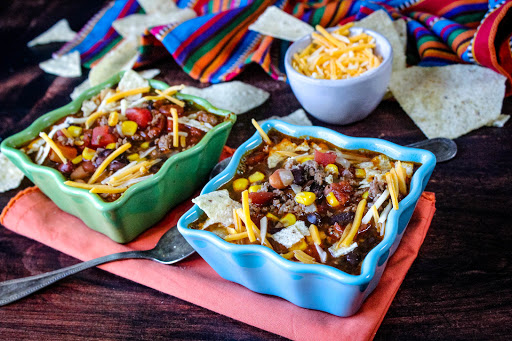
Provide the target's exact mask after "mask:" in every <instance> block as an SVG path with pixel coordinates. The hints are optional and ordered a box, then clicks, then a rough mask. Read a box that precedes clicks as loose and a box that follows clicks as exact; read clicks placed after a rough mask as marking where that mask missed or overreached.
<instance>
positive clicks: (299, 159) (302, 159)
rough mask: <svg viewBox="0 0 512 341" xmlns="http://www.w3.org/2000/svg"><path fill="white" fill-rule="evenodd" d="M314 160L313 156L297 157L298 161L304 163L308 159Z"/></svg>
mask: <svg viewBox="0 0 512 341" xmlns="http://www.w3.org/2000/svg"><path fill="white" fill-rule="evenodd" d="M310 160H314V157H313V156H301V157H298V158H297V162H299V163H304V162H306V161H310Z"/></svg>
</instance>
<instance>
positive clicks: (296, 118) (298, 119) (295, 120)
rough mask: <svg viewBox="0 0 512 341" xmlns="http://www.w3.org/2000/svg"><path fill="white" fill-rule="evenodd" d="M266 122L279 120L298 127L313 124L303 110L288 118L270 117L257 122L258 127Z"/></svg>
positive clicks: (296, 111) (298, 110) (293, 113)
mask: <svg viewBox="0 0 512 341" xmlns="http://www.w3.org/2000/svg"><path fill="white" fill-rule="evenodd" d="M268 120H281V121H283V122H286V123H290V124H296V125H298V126H312V125H313V123H311V121H310V120H309V118H308V116H307V115H306V112H305V111H304V109H297V110H295V111H294V112H292V113H291V114H290V115H288V116H282V117H280V116H272V117H269V118H267V119H265V120H262V121H258V124H259V125H262V124H263V123H265V122H267V121H268Z"/></svg>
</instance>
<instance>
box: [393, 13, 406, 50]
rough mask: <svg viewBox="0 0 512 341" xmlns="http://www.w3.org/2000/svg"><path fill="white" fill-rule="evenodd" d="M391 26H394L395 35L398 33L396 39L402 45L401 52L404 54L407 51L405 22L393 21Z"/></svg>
mask: <svg viewBox="0 0 512 341" xmlns="http://www.w3.org/2000/svg"><path fill="white" fill-rule="evenodd" d="M393 26H395V30H396V33H398V37H399V38H400V42H401V43H402V48H403V50H402V51H404V53H405V51H406V50H407V21H405V20H403V19H398V20H395V21H393Z"/></svg>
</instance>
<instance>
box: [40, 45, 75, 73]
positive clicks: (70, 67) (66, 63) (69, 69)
mask: <svg viewBox="0 0 512 341" xmlns="http://www.w3.org/2000/svg"><path fill="white" fill-rule="evenodd" d="M39 67H40V68H41V69H42V70H43V71H44V72H46V73H50V74H52V75H57V76H61V77H80V76H81V75H82V67H81V64H80V52H78V51H73V52H71V53H68V54H65V55H63V56H60V57H53V58H52V59H48V60H46V61H44V62H41V63H39Z"/></svg>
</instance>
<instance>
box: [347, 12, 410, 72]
mask: <svg viewBox="0 0 512 341" xmlns="http://www.w3.org/2000/svg"><path fill="white" fill-rule="evenodd" d="M354 27H362V28H367V29H369V30H373V31H375V32H377V33H380V34H382V35H383V36H384V37H386V38H387V40H388V41H389V43H390V44H391V47H392V48H393V71H397V70H402V69H405V66H406V64H405V50H404V49H403V43H402V40H401V39H400V35H399V34H398V32H397V30H396V29H395V25H394V24H393V21H392V20H391V18H390V17H389V15H387V13H386V12H385V11H384V10H378V11H376V12H373V13H372V14H370V15H369V16H367V17H365V18H363V19H361V20H359V21H356V22H355V23H354Z"/></svg>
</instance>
